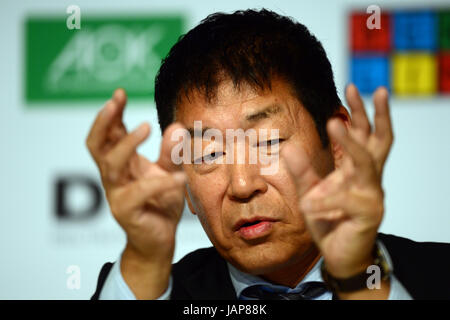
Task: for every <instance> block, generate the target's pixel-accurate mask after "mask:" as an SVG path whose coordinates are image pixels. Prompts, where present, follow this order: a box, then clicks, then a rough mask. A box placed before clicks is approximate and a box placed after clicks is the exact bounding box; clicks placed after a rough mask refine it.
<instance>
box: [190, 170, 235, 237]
mask: <svg viewBox="0 0 450 320" xmlns="http://www.w3.org/2000/svg"><path fill="white" fill-rule="evenodd" d="M185 172H186V173H187V176H188V188H189V194H190V198H191V199H190V200H191V203H192V206H193V208H194V210H195V211H196V212H195V213H196V214H197V216H198V218H199V220H200V223H201V224H202V226H203V228H204V230H205V232H206V233H207V234H208V237H209V238H210V240H211V241H212V242H214V241H213V240H214V239H215V238H217V237H218V234H219V233H220V230H222V215H221V212H222V205H223V197H224V195H225V193H226V187H227V184H226V181H225V179H224V178H223V177H222V176H221V175H220V174H219V172H218V173H214V172H213V173H210V174H208V175H203V176H201V175H198V174H197V173H195V172H194V171H193V170H189V169H185Z"/></svg>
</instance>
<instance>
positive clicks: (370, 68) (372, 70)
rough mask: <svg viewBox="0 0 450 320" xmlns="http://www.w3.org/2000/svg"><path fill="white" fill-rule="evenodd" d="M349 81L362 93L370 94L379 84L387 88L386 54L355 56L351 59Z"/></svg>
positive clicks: (387, 62)
mask: <svg viewBox="0 0 450 320" xmlns="http://www.w3.org/2000/svg"><path fill="white" fill-rule="evenodd" d="M350 68H351V82H352V83H353V84H355V85H356V87H357V88H358V89H359V91H360V92H361V93H362V94H371V93H373V92H374V91H375V89H376V88H378V87H379V86H385V87H386V88H388V89H389V58H388V57H387V56H373V55H368V56H355V57H353V58H352V59H351V67H350Z"/></svg>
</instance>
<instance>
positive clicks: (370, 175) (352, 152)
mask: <svg viewBox="0 0 450 320" xmlns="http://www.w3.org/2000/svg"><path fill="white" fill-rule="evenodd" d="M327 131H328V134H329V135H330V136H331V137H333V138H334V139H335V141H336V142H337V143H339V144H340V145H341V146H342V147H343V148H344V150H345V151H346V153H347V154H348V155H349V157H350V159H351V160H352V163H353V165H354V167H355V175H356V177H357V179H358V180H359V181H361V182H369V181H373V179H374V178H375V177H376V176H375V172H376V171H375V167H374V162H373V159H372V156H371V154H370V153H369V152H368V150H366V148H365V147H363V146H362V145H360V144H359V143H358V142H356V141H355V140H354V139H353V138H352V137H350V135H349V134H348V131H347V130H346V129H345V127H344V125H343V124H342V123H341V121H340V120H339V119H331V120H329V121H328V123H327Z"/></svg>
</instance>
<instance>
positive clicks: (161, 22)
mask: <svg viewBox="0 0 450 320" xmlns="http://www.w3.org/2000/svg"><path fill="white" fill-rule="evenodd" d="M184 25H185V18H184V16H182V15H170V16H169V15H167V16H161V15H158V16H153V15H152V16H143V15H137V16H130V15H126V16H123V17H121V16H111V17H108V16H102V17H84V16H82V17H81V29H79V30H77V29H72V30H69V29H68V28H67V26H66V17H64V16H63V17H54V16H53V17H48V16H47V17H45V16H44V17H41V16H40V17H28V18H27V19H26V22H25V54H24V58H25V73H24V86H25V90H24V92H25V100H26V101H27V102H31V103H32V102H38V103H41V102H60V101H62V102H82V101H88V100H105V99H107V98H108V97H110V96H111V93H112V92H113V90H114V89H115V88H117V87H121V88H124V89H125V90H127V93H128V95H129V96H130V97H134V98H144V99H153V96H154V80H155V76H156V73H157V71H158V69H159V66H160V64H161V60H162V59H163V58H164V57H165V56H166V55H167V53H168V52H169V50H170V48H171V47H172V45H173V44H174V43H175V42H176V41H177V40H178V38H179V36H180V35H181V34H182V33H183V31H184ZM31 106H32V105H31Z"/></svg>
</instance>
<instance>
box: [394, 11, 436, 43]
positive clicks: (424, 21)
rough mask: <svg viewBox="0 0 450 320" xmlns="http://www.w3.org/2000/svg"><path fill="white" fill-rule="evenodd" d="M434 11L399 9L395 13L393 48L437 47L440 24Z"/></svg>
mask: <svg viewBox="0 0 450 320" xmlns="http://www.w3.org/2000/svg"><path fill="white" fill-rule="evenodd" d="M437 22H438V21H437V16H436V14H435V13H434V12H432V11H429V10H426V11H410V12H408V11H397V12H395V13H394V15H393V19H392V29H393V44H392V45H393V48H394V49H395V50H426V51H435V50H436V48H437V40H438V39H437V36H438V35H437V33H438V24H437Z"/></svg>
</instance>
